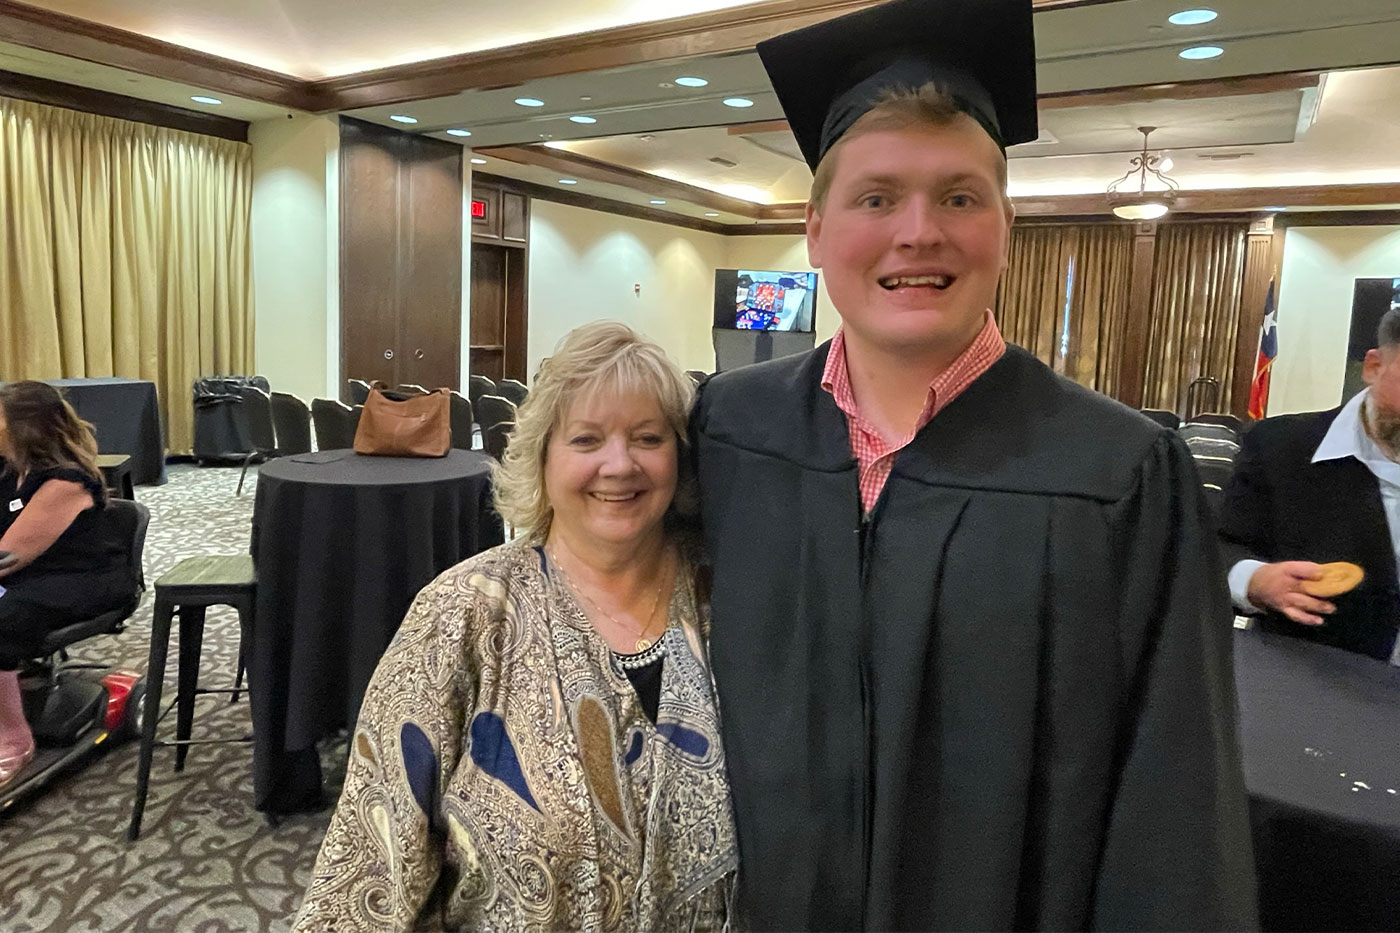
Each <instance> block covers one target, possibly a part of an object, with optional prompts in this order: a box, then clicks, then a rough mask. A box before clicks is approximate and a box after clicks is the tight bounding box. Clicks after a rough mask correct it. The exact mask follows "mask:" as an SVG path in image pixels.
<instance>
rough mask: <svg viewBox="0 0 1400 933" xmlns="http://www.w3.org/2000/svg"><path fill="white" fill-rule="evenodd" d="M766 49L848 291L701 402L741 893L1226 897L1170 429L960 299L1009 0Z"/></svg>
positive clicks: (1216, 652)
mask: <svg viewBox="0 0 1400 933" xmlns="http://www.w3.org/2000/svg"><path fill="white" fill-rule="evenodd" d="M759 52H760V54H761V56H762V58H763V61H764V64H765V66H766V67H767V69H768V72H769V75H770V77H771V78H772V80H773V84H774V87H775V89H776V90H777V93H778V96H779V99H780V100H781V102H782V105H783V109H784V111H785V112H786V114H787V116H788V119H789V122H790V124H791V126H792V129H793V132H794V133H795V135H796V136H797V139H798V142H799V144H800V146H801V148H802V151H803V153H804V155H805V156H806V158H807V161H808V162H809V164H810V165H811V166H812V167H813V168H814V169H815V171H816V182H815V184H814V187H813V196H812V201H811V203H810V205H809V207H808V211H807V239H808V248H809V253H810V258H811V262H812V265H813V266H816V267H819V268H820V269H821V270H822V271H823V273H824V275H825V277H826V283H827V290H828V293H829V295H830V297H831V301H832V303H833V304H834V305H835V306H836V310H837V311H838V312H839V313H840V315H841V318H842V325H841V328H840V331H839V332H838V333H837V335H836V336H835V338H834V339H833V340H831V341H830V342H829V343H827V344H824V345H823V346H820V347H818V348H816V349H815V350H813V351H811V352H810V353H807V354H804V355H801V356H796V357H789V358H786V359H782V360H777V361H773V362H771V363H765V364H761V365H758V366H751V367H745V368H742V369H739V370H736V371H733V372H731V373H725V374H722V375H719V376H717V377H715V378H714V379H712V380H711V381H710V382H709V383H708V384H707V385H706V386H705V387H704V389H703V391H702V395H701V399H700V401H699V403H698V405H697V408H696V413H695V416H694V423H693V430H694V434H695V442H696V455H697V464H698V469H699V474H700V481H701V489H702V516H703V520H704V524H705V535H706V539H707V543H708V547H709V549H710V554H711V557H712V560H713V571H714V592H713V627H712V653H713V665H714V675H715V679H716V682H717V684H718V688H719V699H720V710H721V713H722V720H723V732H724V741H725V746H726V755H727V757H728V761H729V769H730V776H731V781H732V784H733V794H734V806H735V812H736V817H737V828H738V839H739V848H740V890H739V909H740V919H739V922H740V923H741V925H744V926H746V927H748V928H755V929H783V930H799V929H812V930H816V929H824V930H860V929H865V930H895V929H911V930H912V929H919V930H925V929H1012V928H1020V929H1060V928H1063V929H1084V928H1099V929H1152V928H1158V929H1193V930H1221V929H1242V928H1249V927H1252V926H1253V925H1254V924H1255V923H1256V916H1255V904H1254V877H1253V863H1252V856H1251V849H1250V840H1249V834H1248V821H1247V814H1246V801H1245V791H1244V787H1243V781H1242V777H1241V771H1240V761H1239V753H1238V749H1237V736H1236V727H1235V721H1234V690H1233V680H1232V671H1231V652H1230V648H1231V645H1230V640H1231V611H1230V601H1229V595H1228V593H1227V591H1226V588H1225V585H1224V574H1223V572H1222V570H1221V565H1220V561H1219V555H1218V552H1217V546H1216V542H1215V539H1214V535H1213V534H1212V533H1211V531H1210V525H1209V519H1208V513H1207V506H1206V505H1205V503H1204V500H1203V498H1202V494H1201V491H1200V487H1199V485H1198V481H1197V478H1196V476H1195V472H1194V469H1193V467H1192V464H1191V458H1190V456H1189V454H1188V453H1187V451H1186V449H1185V447H1184V446H1183V445H1182V444H1181V443H1180V442H1179V441H1178V440H1177V438H1176V437H1175V436H1174V434H1173V433H1171V432H1169V431H1166V430H1163V429H1161V428H1159V427H1158V426H1156V425H1155V424H1153V423H1151V422H1150V421H1148V420H1147V419H1145V418H1143V417H1141V416H1139V415H1138V414H1137V413H1136V412H1133V411H1131V410H1129V409H1127V408H1125V407H1123V406H1121V405H1119V404H1117V403H1115V402H1112V401H1110V400H1108V399H1106V398H1104V397H1102V396H1099V395H1095V394H1094V393H1092V392H1090V391H1088V390H1086V389H1083V388H1080V387H1078V386H1076V385H1074V384H1072V383H1070V382H1068V381H1066V380H1064V379H1062V378H1060V377H1058V376H1056V375H1055V374H1054V373H1052V372H1051V371H1050V370H1049V369H1048V368H1047V367H1045V366H1044V365H1043V364H1041V363H1040V362H1038V361H1037V360H1035V359H1034V358H1033V357H1031V356H1029V355H1028V354H1026V353H1025V352H1023V351H1021V350H1020V349H1018V348H1015V347H1009V346H1006V345H1005V343H1004V342H1003V340H1002V338H1001V336H1000V334H999V333H998V331H997V326H996V322H995V321H994V320H993V319H992V316H991V313H990V311H989V310H988V309H989V308H990V307H991V306H992V304H993V303H994V297H995V293H996V288H997V282H998V279H999V277H1000V275H1001V273H1002V271H1003V270H1004V269H1005V266H1006V262H1007V250H1008V242H1009V228H1010V224H1011V220H1012V210H1011V207H1010V205H1009V202H1008V201H1007V199H1006V197H1005V186H1006V174H1005V173H1006V162H1005V157H1004V147H1005V146H1007V145H1011V144H1014V143H1018V142H1024V141H1027V140H1030V139H1033V138H1035V136H1036V117H1035V85H1034V71H1035V60H1034V48H1033V40H1032V29H1031V0H961V2H958V0H897V2H895V3H890V4H886V5H883V6H881V7H876V8H873V9H871V10H867V11H863V12H860V13H857V14H853V15H851V16H846V17H842V18H840V19H837V20H832V21H829V22H827V23H825V24H820V25H817V26H813V27H810V28H808V29H804V30H801V31H799V32H796V33H792V34H789V35H786V36H782V37H779V38H777V39H773V40H770V41H768V42H765V43H762V44H760V46H759ZM928 85H932V87H928ZM900 89H902V90H900ZM911 90H912V93H911ZM892 93H894V94H895V96H897V97H898V98H900V100H897V101H895V102H886V103H880V102H881V101H883V100H885V99H886V98H887V97H889V96H890V95H891V94H892Z"/></svg>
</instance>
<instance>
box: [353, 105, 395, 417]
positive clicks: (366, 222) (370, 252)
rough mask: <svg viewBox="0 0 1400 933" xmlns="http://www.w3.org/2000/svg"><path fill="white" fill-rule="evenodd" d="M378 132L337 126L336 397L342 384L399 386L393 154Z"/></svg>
mask: <svg viewBox="0 0 1400 933" xmlns="http://www.w3.org/2000/svg"><path fill="white" fill-rule="evenodd" d="M383 132H384V131H382V130H380V128H379V127H376V126H372V125H371V124H368V123H360V122H358V121H352V120H344V121H342V122H341V125H340V189H341V196H340V390H341V393H342V397H343V398H344V397H347V396H346V392H347V389H346V386H345V380H346V379H365V380H367V381H371V382H372V381H374V380H376V379H380V380H383V381H384V382H386V383H388V384H389V385H398V383H399V378H398V359H397V356H398V354H399V349H400V348H399V331H398V305H397V301H398V291H399V284H398V274H399V268H398V237H399V231H398V217H399V213H400V212H399V185H398V156H397V152H396V151H395V150H394V149H393V148H392V143H393V142H394V141H393V139H392V138H391V137H385V136H383V135H381V134H382V133H383ZM386 353H388V354H390V355H391V357H392V358H389V359H386V358H385V354H386Z"/></svg>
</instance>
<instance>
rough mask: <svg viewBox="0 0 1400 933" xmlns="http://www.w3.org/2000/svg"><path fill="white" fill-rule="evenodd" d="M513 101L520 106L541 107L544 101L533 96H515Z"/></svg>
mask: <svg viewBox="0 0 1400 933" xmlns="http://www.w3.org/2000/svg"><path fill="white" fill-rule="evenodd" d="M515 102H516V103H517V104H519V105H520V106H522V107H543V106H544V101H542V100H539V99H538V98H535V97H517V98H516V99H515Z"/></svg>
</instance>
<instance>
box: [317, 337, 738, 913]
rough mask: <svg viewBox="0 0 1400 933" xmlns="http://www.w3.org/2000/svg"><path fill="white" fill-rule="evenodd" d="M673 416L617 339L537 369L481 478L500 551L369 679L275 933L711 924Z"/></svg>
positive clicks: (633, 345) (678, 400) (579, 347)
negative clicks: (322, 819)
mask: <svg viewBox="0 0 1400 933" xmlns="http://www.w3.org/2000/svg"><path fill="white" fill-rule="evenodd" d="M692 400H693V386H692V383H691V382H690V380H689V378H688V377H687V376H685V375H684V374H683V373H682V372H681V371H680V370H679V369H677V368H676V366H675V365H674V364H673V363H672V362H671V361H670V360H669V359H667V358H666V355H665V354H664V353H663V352H662V351H661V349H660V348H659V347H657V346H656V345H655V344H653V343H651V342H650V341H648V340H646V339H644V338H642V337H640V336H638V335H637V334H636V333H635V332H633V331H632V330H631V329H630V328H628V327H626V326H624V325H622V324H615V323H598V324H589V325H586V326H584V327H580V328H578V329H577V330H575V331H573V332H571V333H570V334H569V335H568V336H566V337H565V338H564V340H563V341H562V342H561V343H560V345H559V347H558V349H557V352H556V353H555V355H554V356H552V357H551V358H549V359H548V360H546V361H545V362H544V364H543V365H542V366H541V367H540V372H539V374H538V375H537V376H536V379H535V384H534V386H533V387H532V389H531V391H530V395H529V397H528V398H527V399H526V401H525V402H524V404H523V405H522V406H521V407H520V411H519V415H518V418H517V422H516V428H515V432H514V434H513V435H512V436H511V441H510V447H509V450H508V452H507V455H506V457H505V460H504V462H503V464H502V465H501V466H500V467H499V469H498V471H497V475H496V485H495V496H496V504H497V508H498V509H499V510H500V512H501V514H502V515H503V516H504V517H505V518H506V519H507V520H508V521H510V522H512V523H513V524H514V525H515V527H516V530H517V532H518V537H517V539H516V540H515V541H512V542H510V543H507V544H504V545H501V546H500V547H496V548H493V549H491V550H490V551H487V552H485V553H483V554H479V555H477V556H476V557H473V558H471V559H469V560H467V561H464V562H463V563H461V564H459V565H458V566H456V567H454V568H453V569H451V570H449V571H447V572H446V573H444V574H443V575H442V576H440V577H439V578H438V579H437V580H435V581H434V582H433V583H431V584H430V585H429V586H427V587H426V588H425V589H424V590H423V591H422V592H421V593H420V594H419V595H418V598H417V600H416V601H415V602H414V605H413V608H412V609H410V610H409V613H408V616H407V618H406V619H405V620H404V623H403V626H402V628H401V629H400V630H399V633H398V635H397V636H396V637H395V639H394V642H393V644H391V645H390V647H389V649H388V651H387V652H386V654H385V656H384V658H383V659H382V660H381V661H380V664H379V667H378V669H377V670H376V672H375V675H374V678H373V679H372V681H371V683H370V686H369V690H368V692H367V694H366V696H365V702H364V706H363V707H362V708H361V711H360V719H359V723H358V724H357V726H356V730H355V735H354V737H353V739H352V742H351V746H350V761H349V766H348V769H347V773H346V780H345V789H344V792H343V794H342V796H341V799H340V803H339V805H338V807H337V809H336V813H335V816H334V817H333V818H332V821H331V826H330V829H329V830H328V831H327V833H326V838H325V841H324V843H323V844H322V846H321V852H320V855H319V857H318V858H317V861H316V867H315V870H314V873H313V876H312V880H311V885H310V887H309V889H308V891H307V895H306V900H305V903H304V904H303V906H302V909H301V912H300V914H299V915H298V917H297V923H296V926H297V928H298V929H301V930H318V929H330V928H334V929H352V928H353V929H365V928H398V929H405V928H409V927H411V926H413V925H415V924H419V925H423V926H427V927H431V928H442V929H473V930H475V929H489V930H522V929H526V928H529V929H557V930H600V931H601V930H660V929H687V930H689V929H711V928H719V927H721V926H723V925H724V923H725V921H726V905H727V894H728V892H729V891H730V890H731V888H732V880H733V873H734V869H735V860H736V854H735V844H734V830H733V821H732V817H731V813H730V803H729V788H728V784H727V782H726V777H725V767H724V757H723V753H722V751H721V748H720V742H719V723H718V718H717V715H716V711H715V706H714V700H713V696H712V689H711V680H710V675H709V670H708V667H707V665H706V660H705V654H704V648H703V645H704V643H705V638H706V635H707V631H706V629H707V624H708V623H707V615H706V610H705V607H704V605H703V601H702V600H700V599H699V598H697V595H696V580H695V565H694V563H693V561H692V559H691V554H690V553H689V549H688V540H687V536H686V531H685V525H686V516H685V515H684V514H683V513H684V512H685V511H686V509H685V506H686V504H687V499H688V496H687V494H686V493H685V492H684V487H685V486H687V485H688V483H687V482H686V481H685V480H684V479H683V478H682V477H683V474H684V472H685V471H684V466H683V465H684V464H685V463H686V461H687V460H688V458H687V457H685V456H682V448H683V446H684V445H685V443H686V441H685V438H686V419H687V417H688V414H689V410H690V405H691V402H692Z"/></svg>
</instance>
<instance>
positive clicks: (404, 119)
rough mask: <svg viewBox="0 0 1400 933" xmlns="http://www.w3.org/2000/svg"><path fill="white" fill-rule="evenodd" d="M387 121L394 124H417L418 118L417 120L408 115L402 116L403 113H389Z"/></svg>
mask: <svg viewBox="0 0 1400 933" xmlns="http://www.w3.org/2000/svg"><path fill="white" fill-rule="evenodd" d="M389 119H390V120H393V121H394V122H395V123H417V122H418V118H417V117H410V116H409V115H408V114H404V113H391V114H389Z"/></svg>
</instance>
